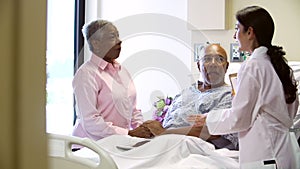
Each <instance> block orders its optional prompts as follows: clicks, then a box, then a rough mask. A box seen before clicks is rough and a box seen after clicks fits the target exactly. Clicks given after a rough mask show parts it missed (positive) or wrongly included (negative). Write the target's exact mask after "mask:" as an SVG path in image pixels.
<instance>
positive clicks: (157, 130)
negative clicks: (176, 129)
mask: <svg viewBox="0 0 300 169" xmlns="http://www.w3.org/2000/svg"><path fill="white" fill-rule="evenodd" d="M142 125H143V126H146V127H147V128H148V129H149V130H150V131H151V133H152V134H153V135H154V136H157V135H161V134H163V133H164V132H165V131H166V129H164V128H163V127H162V125H161V124H160V122H159V121H156V120H148V121H146V122H144V123H143V124H142Z"/></svg>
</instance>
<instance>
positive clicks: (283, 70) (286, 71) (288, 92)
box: [236, 6, 297, 104]
mask: <svg viewBox="0 0 300 169" xmlns="http://www.w3.org/2000/svg"><path fill="white" fill-rule="evenodd" d="M236 19H237V21H238V22H239V23H240V24H241V25H243V26H244V31H247V30H248V28H249V27H252V28H253V32H254V34H255V36H256V39H257V42H258V45H259V46H265V47H267V48H268V51H267V54H268V55H269V57H270V60H271V63H272V65H273V67H274V69H275V71H276V73H277V75H278V77H279V79H280V81H281V83H282V85H283V89H284V93H285V101H286V103H288V104H291V103H293V102H294V101H295V99H296V97H297V82H296V81H295V80H294V79H293V73H292V72H293V70H292V69H291V68H290V67H289V65H288V64H287V60H286V58H285V57H284V55H285V52H284V51H283V49H282V47H280V46H273V45H272V38H273V34H274V29H275V26H274V22H273V19H272V17H271V15H270V14H269V13H268V11H266V10H265V9H263V8H261V7H259V6H249V7H246V8H244V9H242V10H239V11H238V12H237V13H236Z"/></svg>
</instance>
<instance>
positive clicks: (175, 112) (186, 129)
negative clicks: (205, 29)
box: [142, 44, 238, 150]
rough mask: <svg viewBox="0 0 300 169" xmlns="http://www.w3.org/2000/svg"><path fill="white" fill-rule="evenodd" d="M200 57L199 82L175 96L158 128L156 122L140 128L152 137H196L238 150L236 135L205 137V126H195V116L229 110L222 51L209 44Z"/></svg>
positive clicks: (229, 95)
mask: <svg viewBox="0 0 300 169" xmlns="http://www.w3.org/2000/svg"><path fill="white" fill-rule="evenodd" d="M203 53H204V54H202V56H200V57H201V58H200V60H199V62H198V63H197V65H198V69H199V71H200V73H201V75H202V77H203V82H200V81H198V83H197V84H193V85H192V86H191V87H189V88H188V89H185V90H183V91H182V92H181V93H180V94H178V95H176V96H175V98H174V100H173V102H172V104H171V106H170V107H169V110H168V112H167V114H166V116H165V118H164V121H163V124H162V125H161V124H160V122H158V121H155V120H150V121H146V122H144V124H143V125H142V126H144V127H145V126H146V127H147V128H148V129H150V131H151V132H152V134H153V135H155V136H157V135H162V134H184V135H189V136H196V137H200V138H202V139H204V140H207V141H208V142H211V143H212V144H214V145H215V147H216V148H228V149H230V150H238V138H237V134H228V135H222V136H212V135H209V134H208V132H207V128H206V127H205V126H201V125H200V126H199V125H197V123H195V121H196V119H197V114H200V113H201V114H203V113H207V112H209V111H211V110H212V109H224V108H229V107H231V86H229V85H227V84H226V83H225V82H224V76H225V73H226V71H227V68H228V65H229V63H228V62H227V55H226V52H225V50H224V49H223V48H222V47H221V46H220V45H219V44H210V45H208V46H206V47H205V49H204V51H203Z"/></svg>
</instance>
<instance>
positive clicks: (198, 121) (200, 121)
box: [187, 114, 207, 127]
mask: <svg viewBox="0 0 300 169" xmlns="http://www.w3.org/2000/svg"><path fill="white" fill-rule="evenodd" d="M206 116H207V114H193V115H190V116H189V117H188V118H187V120H188V122H190V123H192V124H193V125H194V126H196V127H202V126H204V125H205V120H206Z"/></svg>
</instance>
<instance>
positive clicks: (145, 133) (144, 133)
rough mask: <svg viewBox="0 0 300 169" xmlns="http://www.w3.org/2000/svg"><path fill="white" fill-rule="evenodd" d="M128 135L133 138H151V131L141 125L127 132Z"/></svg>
mask: <svg viewBox="0 0 300 169" xmlns="http://www.w3.org/2000/svg"><path fill="white" fill-rule="evenodd" d="M128 135H130V136H133V137H141V138H151V137H153V134H152V133H151V131H150V130H149V129H148V128H147V127H146V126H144V125H141V126H139V127H137V128H135V129H133V130H129V131H128Z"/></svg>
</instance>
